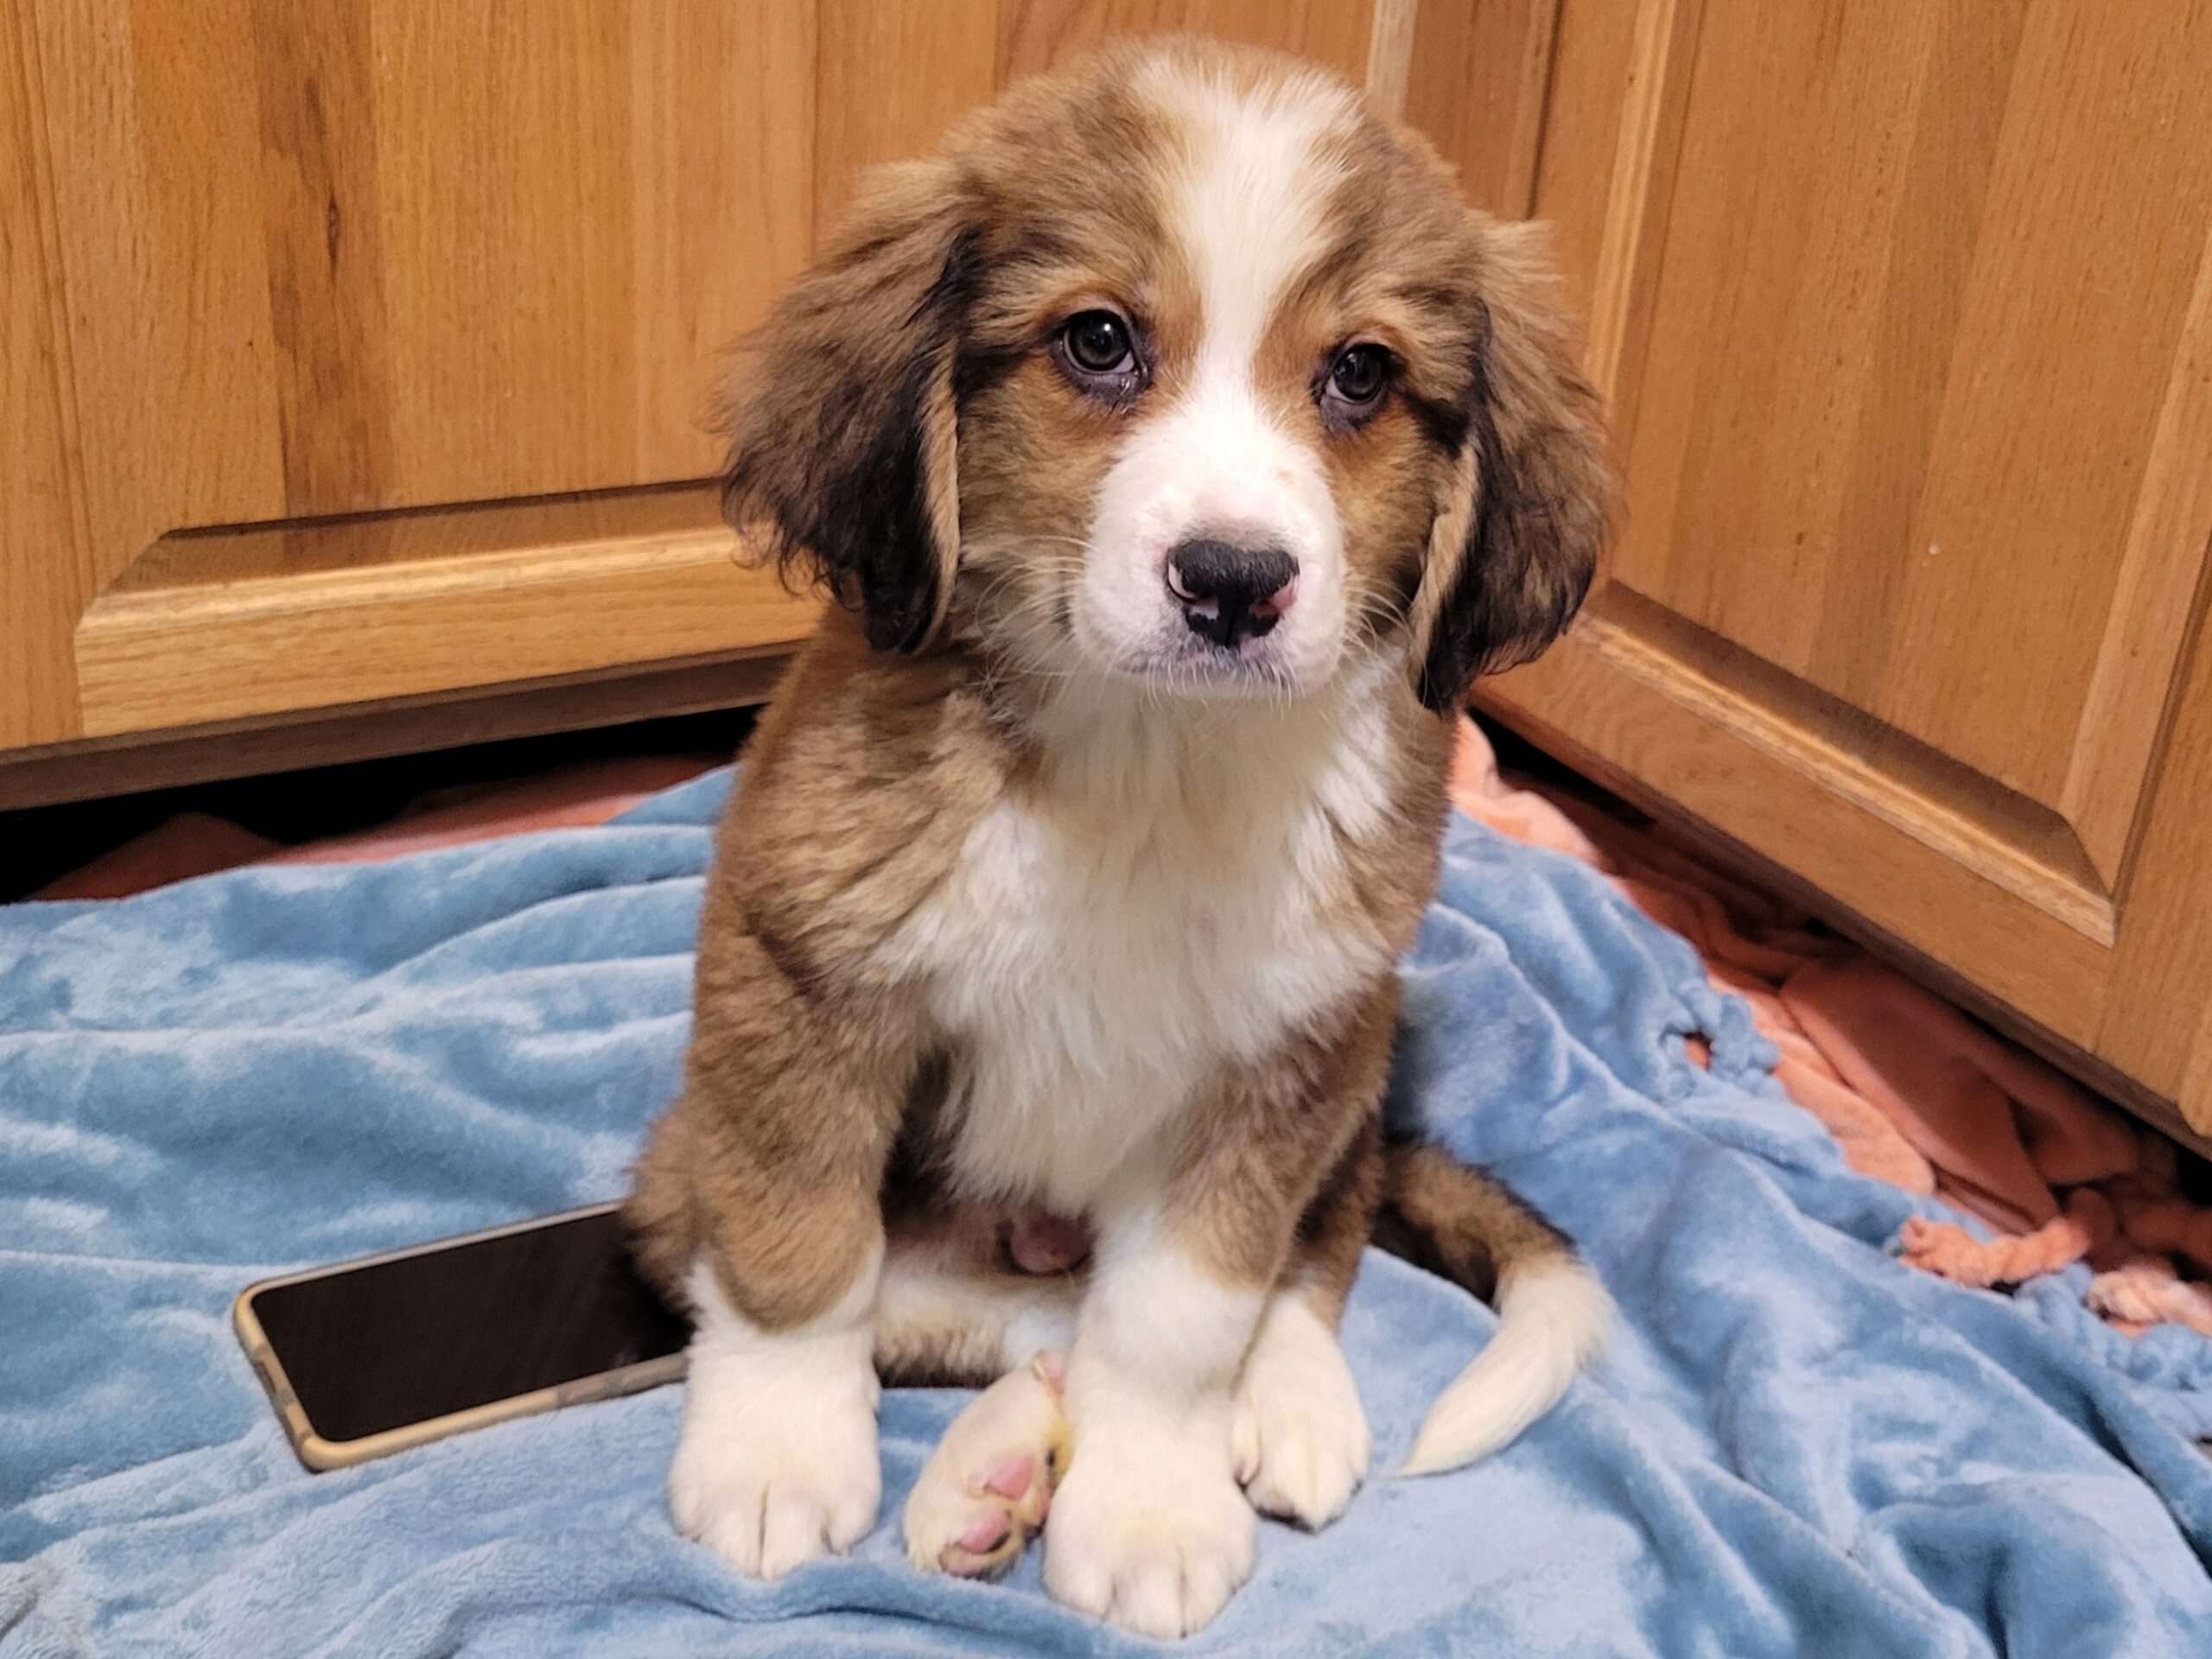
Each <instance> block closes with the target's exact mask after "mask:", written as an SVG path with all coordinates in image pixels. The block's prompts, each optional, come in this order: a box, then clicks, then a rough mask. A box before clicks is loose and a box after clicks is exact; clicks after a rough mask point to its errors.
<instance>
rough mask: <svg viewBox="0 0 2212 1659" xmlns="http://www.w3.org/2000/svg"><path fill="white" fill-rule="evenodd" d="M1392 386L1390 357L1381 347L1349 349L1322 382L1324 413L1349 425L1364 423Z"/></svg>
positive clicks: (1338, 354)
mask: <svg viewBox="0 0 2212 1659" xmlns="http://www.w3.org/2000/svg"><path fill="white" fill-rule="evenodd" d="M1389 385H1390V353H1389V352H1387V351H1385V350H1383V347H1382V346H1371V345H1359V346H1345V347H1344V350H1342V351H1341V352H1338V353H1337V355H1336V360H1335V361H1334V362H1332V363H1331V364H1330V365H1329V372H1328V374H1327V376H1326V377H1325V378H1324V379H1323V380H1322V382H1321V389H1320V402H1321V412H1322V413H1323V414H1324V415H1326V416H1332V417H1334V418H1335V419H1337V420H1338V421H1340V422H1342V423H1344V424H1346V425H1351V424H1353V423H1357V422H1359V421H1362V420H1364V419H1365V418H1366V417H1367V416H1370V415H1371V414H1372V413H1374V411H1375V407H1376V404H1379V403H1380V402H1382V399H1383V392H1384V391H1388V390H1389Z"/></svg>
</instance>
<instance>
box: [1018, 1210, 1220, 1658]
mask: <svg viewBox="0 0 2212 1659" xmlns="http://www.w3.org/2000/svg"><path fill="white" fill-rule="evenodd" d="M1092 1274H1093V1277H1092V1284H1091V1288H1090V1294H1088V1295H1087V1296H1086V1297H1085V1298H1084V1306H1083V1312H1082V1313H1081V1316H1080V1318H1079V1320H1078V1323H1077V1332H1076V1344H1075V1349H1074V1351H1073V1352H1072V1353H1071V1354H1070V1356H1069V1357H1068V1372H1067V1392H1066V1396H1065V1409H1066V1413H1067V1417H1068V1421H1069V1423H1070V1424H1071V1427H1072V1429H1073V1432H1074V1436H1075V1442H1076V1447H1077V1452H1076V1457H1075V1459H1074V1463H1073V1465H1071V1468H1070V1469H1069V1471H1068V1475H1067V1478H1066V1479H1065V1481H1063V1482H1062V1483H1061V1485H1060V1489H1059V1491H1058V1495H1057V1496H1056V1497H1054V1499H1053V1503H1052V1525H1051V1526H1050V1527H1049V1528H1048V1529H1046V1535H1045V1583H1046V1586H1047V1587H1048V1588H1049V1589H1050V1590H1051V1591H1052V1593H1053V1594H1054V1595H1055V1596H1057V1597H1058V1598H1059V1599H1060V1600H1062V1601H1064V1602H1065V1603H1067V1604H1068V1605H1070V1606H1071V1607H1074V1608H1076V1609H1077V1610H1078V1611H1083V1612H1087V1613H1090V1614H1092V1615H1094V1616H1096V1617H1098V1618H1108V1619H1111V1620H1112V1621H1113V1622H1114V1623H1116V1624H1121V1625H1123V1626H1125V1627H1127V1628H1128V1629H1130V1630H1137V1631H1140V1632H1141V1633H1143V1634H1145V1635H1147V1636H1155V1637H1178V1636H1184V1635H1187V1634H1189V1633H1190V1632H1191V1631H1192V1630H1197V1629H1198V1627H1199V1626H1200V1625H1202V1624H1205V1623H1206V1622H1207V1621H1208V1620H1209V1619H1211V1618H1212V1617H1213V1616H1214V1614H1215V1613H1217V1612H1218V1611H1220V1610H1221V1607H1222V1605H1223V1604H1224V1602H1226V1601H1227V1600H1228V1599H1229V1598H1230V1595H1231V1594H1233V1593H1234V1592H1235V1591H1236V1587H1237V1586H1239V1585H1240V1584H1242V1583H1243V1581H1244V1580H1245V1579H1246V1577H1247V1576H1248V1575H1249V1573H1251V1570H1252V1544H1253V1533H1254V1523H1253V1516H1252V1506H1251V1505H1250V1504H1249V1503H1247V1502H1246V1501H1245V1497H1244V1494H1243V1491H1241V1490H1240V1489H1239V1488H1238V1486H1237V1484H1236V1473H1235V1469H1234V1466H1233V1465H1232V1463H1231V1460H1230V1443H1229V1429H1230V1419H1229V1411H1230V1383H1231V1381H1232V1379H1233V1378H1234V1377H1235V1375H1236V1365H1237V1362H1238V1360H1239V1358H1240V1357H1242V1355H1243V1351H1244V1348H1245V1346H1246V1344H1248V1343H1249V1341H1250V1340H1251V1336H1252V1329H1253V1326H1254V1325H1255V1323H1256V1322H1257V1320H1258V1318H1259V1315H1260V1312H1261V1306H1262V1296H1261V1294H1260V1293H1259V1292H1257V1291H1253V1290H1247V1289H1243V1288H1240V1287H1234V1286H1230V1285H1225V1284H1223V1283H1222V1282H1220V1281H1218V1280H1217V1279H1215V1278H1214V1277H1213V1276H1212V1275H1211V1274H1208V1273H1207V1272H1205V1269H1204V1268H1200V1267H1199V1266H1198V1265H1197V1264H1196V1263H1195V1262H1192V1260H1191V1259H1190V1258H1189V1257H1188V1256H1186V1255H1185V1254H1184V1253H1183V1252H1182V1251H1181V1250H1180V1249H1178V1248H1177V1247H1176V1246H1175V1244H1174V1243H1173V1241H1172V1240H1171V1239H1169V1238H1167V1237H1166V1236H1163V1235H1161V1234H1160V1233H1159V1232H1158V1231H1156V1230H1155V1229H1154V1225H1153V1223H1152V1220H1151V1218H1150V1217H1147V1216H1135V1217H1127V1218H1124V1219H1122V1220H1121V1221H1119V1222H1113V1223H1109V1224H1107V1226H1106V1227H1105V1228H1104V1229H1103V1230H1102V1233H1101V1236H1100V1239H1099V1245H1098V1252H1097V1260H1096V1265H1095V1266H1094V1268H1093V1270H1092Z"/></svg>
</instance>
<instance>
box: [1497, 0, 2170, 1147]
mask: <svg viewBox="0 0 2212 1659" xmlns="http://www.w3.org/2000/svg"><path fill="white" fill-rule="evenodd" d="M1556 34H1557V45H1556V50H1555V53H1554V64H1553V69H1554V73H1553V77H1552V82H1551V92H1550V95H1549V101H1548V107H1547V111H1546V114H1545V119H1544V124H1543V130H1544V139H1543V143H1542V146H1541V165H1540V167H1539V169H1538V175H1537V178H1536V181H1535V191H1534V200H1533V206H1534V208H1535V211H1536V212H1537V213H1539V214H1544V215H1550V216H1555V217H1556V218H1558V219H1560V221H1561V245H1562V249H1563V251H1565V253H1566V255H1567V264H1568V266H1569V270H1570V277H1571V280H1572V281H1573V283H1574V285H1575V287H1576V289H1577V291H1578V294H1579V296H1580V298H1581V299H1582V300H1583V302H1584V303H1585V304H1586V307H1587V309H1588V313H1589V315H1590V319H1591V321H1590V346H1589V362H1590V365H1591V367H1592V371H1593V372H1594V374H1595V375H1596V377H1597V378H1598V379H1599V382H1600V384H1601V385H1603V387H1604V388H1605V391H1607V393H1608V395H1609V397H1610V400H1611V410H1612V417H1613V424H1614V432H1615V439H1616V443H1617V448H1618V455H1619V458H1620V462H1621V465H1622V468H1623V471H1624V476H1625V479H1626V484H1627V510H1626V514H1625V518H1624V523H1623V525H1622V529H1621V533H1620V535H1619V536H1618V538H1617V540H1616V542H1615V544H1614V545H1613V547H1612V549H1611V553H1610V556H1609V557H1608V560H1607V563H1606V564H1605V569H1604V571H1603V573H1602V576H1601V580H1600V582H1599V588H1598V589H1597V592H1596V598H1595V601H1594V602H1593V604H1592V607H1591V610H1590V613H1589V615H1588V618H1587V620H1586V623H1585V624H1584V626H1582V627H1581V629H1580V632H1578V633H1577V634H1576V635H1575V636H1574V637H1573V639H1572V640H1571V642H1570V643H1568V644H1567V645H1566V646H1565V647H1564V648H1562V649H1561V650H1560V651H1559V652H1556V653H1555V654H1554V656H1553V657H1551V658H1548V659H1547V660H1546V661H1544V662H1543V663H1541V664H1539V665H1537V666H1535V667H1534V668H1532V669H1529V670H1528V671H1524V672H1521V673H1518V674H1516V675H1514V676H1511V677H1508V678H1506V679H1503V680H1502V681H1499V682H1497V683H1495V684H1494V685H1493V686H1492V687H1491V690H1490V691H1489V693H1488V694H1487V695H1488V696H1490V698H1491V701H1492V703H1493V706H1494V707H1496V708H1497V709H1498V710H1499V711H1500V712H1501V713H1503V715H1505V716H1506V717H1507V718H1508V719H1509V720H1510V721H1513V722H1514V723H1516V725H1519V726H1521V727H1522V728H1524V729H1526V730H1528V731H1529V733H1531V734H1533V735H1535V736H1536V737H1537V738H1538V740H1539V741H1542V742H1545V743H1546V744H1548V745H1550V746H1553V747H1556V748H1558V749H1559V750H1560V751H1561V752H1562V753H1566V754H1567V756H1568V757H1569V758H1571V759H1575V760H1580V761H1581V762H1582V763H1584V764H1586V765H1588V766H1592V768H1593V769H1594V770H1596V771H1597V772H1599V773H1600V774H1601V775H1603V776H1605V778H1607V779H1609V780H1611V781H1612V782H1614V783H1616V784H1617V785H1621V786H1623V787H1624V788H1626V789H1628V790H1629V791H1630V792H1632V793H1635V794H1637V795H1638V796H1640V797H1642V798H1644V799H1646V800H1648V801H1649V802H1651V803H1652V804H1656V806H1658V807H1659V808H1660V809H1661V810H1662V811H1665V812H1668V813H1670V814H1674V815H1676V816H1680V817H1687V818H1688V819H1689V820H1691V821H1693V822H1694V823H1696V824H1697V825H1700V826H1701V827H1702V828H1703V829H1706V830H1707V831H1708V832H1709V833H1710V834H1712V835H1713V836H1716V837H1718V838H1719V839H1721V840H1723V841H1725V842H1729V843H1732V845H1733V846H1735V847H1737V848H1738V849H1749V850H1750V851H1751V852H1752V853H1754V854H1756V855H1759V856H1760V857H1761V858H1762V859H1763V860H1764V861H1766V863H1767V864H1768V865H1769V866H1770V868H1777V869H1779V870H1780V871H1782V872H1783V873H1786V874H1787V875H1788V876H1789V877H1791V878H1794V880H1796V883H1797V884H1798V885H1800V886H1801V887H1803V888H1805V889H1807V890H1808V891H1810V892H1812V893H1815V894H1816V895H1817V896H1818V898H1819V899H1820V900H1821V902H1822V903H1823V904H1824V905H1825V906H1827V907H1829V908H1831V909H1832V910H1837V911H1840V912H1842V913H1844V914H1845V915H1846V916H1847V918H1849V919H1850V920H1851V921H1852V922H1853V925H1857V926H1859V927H1860V928H1862V929H1864V930H1865V931H1869V932H1871V933H1872V934H1873V935H1876V936H1878V938H1881V939H1882V940H1884V941H1886V942H1888V943H1890V944H1893V945H1897V946H1901V947H1903V948H1904V950H1906V951H1908V952H1909V953H1910V954H1911V955H1913V956H1915V957H1918V958H1920V959H1921V960H1922V961H1923V963H1928V964H1930V965H1933V966H1934V967H1936V969H1939V970H1940V971H1941V973H1942V976H1943V977H1944V978H1945V979H1946V980H1947V981H1948V982H1950V983H1951V984H1952V985H1953V986H1954V987H1955V988H1961V989H1963V990H1965V991H1967V993H1968V994H1969V995H1971V996H1972V997H1973V999H1974V1001H1975V1002H1976V1004H1977V1005H1978V1006H1980V1007H1983V1008H1985V1009H1986V1010H1988V1011H1991V1012H1993V1013H1994V1014H1997V1015H1998V1016H1999V1018H2001V1019H2005V1020H2007V1021H2008V1022H2009V1023H2012V1024H2014V1025H2015V1026H2022V1025H2024V1026H2027V1027H2032V1033H2031V1034H2034V1035H2037V1036H2038V1037H2039V1038H2040V1039H2042V1040H2044V1041H2045V1042H2046V1043H2047V1044H2049V1045H2050V1046H2056V1048H2057V1049H2058V1050H2059V1051H2060V1052H2062V1053H2063V1056H2064V1057H2065V1058H2068V1059H2069V1060H2070V1061H2072V1062H2073V1063H2074V1064H2075V1065H2077V1066H2079V1067H2081V1068H2082V1069H2084V1070H2085V1071H2087V1072H2088V1075H2090V1076H2092V1077H2095V1078H2097V1079H2099V1080H2101V1081H2104V1082H2106V1083H2107V1084H2110V1085H2112V1086H2113V1087H2115V1088H2117V1089H2120V1090H2122V1091H2123V1092H2125V1093H2126V1095H2127V1096H2129V1097H2131V1098H2133V1099H2134V1100H2136V1101H2137V1102H2138V1103H2141V1104H2145V1105H2147V1106H2150V1107H2152V1109H2157V1108H2158V1107H2159V1106H2160V1105H2162V1104H2165V1103H2171V1104H2173V1105H2177V1106H2178V1107H2179V1108H2180V1109H2181V1110H2182V1111H2183V1113H2185V1114H2186V1115H2187V1116H2189V1117H2190V1120H2191V1121H2192V1122H2195V1123H2196V1125H2197V1126H2198V1127H2199V1128H2208V1129H2212V1032H2208V1029H2207V1014H2208V1012H2209V1011H2212V927H2208V926H2207V925H2205V920H2204V918H2205V915H2206V912H2207V909H2208V905H2212V823H2208V819H2207V814H2208V809H2209V808H2212V652H2206V651H2204V650H2202V649H2200V648H2199V645H2200V636H2201V633H2202V617H2201V600H2202V591H2203V576H2204V571H2205V565H2206V558H2207V550H2208V540H2212V99H2208V98H2207V97H2206V96H2205V88H2206V87H2207V86H2212V7H2209V6H2206V5H2203V4H2192V3H2182V0H2171V3H2170V0H2135V3H2128V4H2118V5H2112V6H2107V7H2091V6H2082V5H2078V4H2074V3H2070V0H1999V3H1989V4H1981V5H1969V6H1961V5H1954V4H1948V3H1942V0H1851V3H1844V0H1793V3H1790V4H1787V5H1782V4H1774V3H1768V0H1703V3H1701V4H1700V3H1698V0H1637V3H1636V4H1634V5H1629V4H1623V3H1617V0H1566V3H1565V4H1564V5H1563V6H1562V7H1561V8H1560V13H1559V16H1558V22H1557V29H1556Z"/></svg>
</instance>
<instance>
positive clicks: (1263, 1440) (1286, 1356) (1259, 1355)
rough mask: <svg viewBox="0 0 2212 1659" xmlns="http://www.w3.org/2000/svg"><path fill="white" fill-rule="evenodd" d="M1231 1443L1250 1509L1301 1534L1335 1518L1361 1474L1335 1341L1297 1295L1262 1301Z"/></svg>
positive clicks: (1361, 1445)
mask: <svg viewBox="0 0 2212 1659" xmlns="http://www.w3.org/2000/svg"><path fill="white" fill-rule="evenodd" d="M1230 1445H1231V1446H1232V1447H1233V1449H1234V1450H1235V1452H1236V1475H1237V1478H1238V1479H1240V1480H1242V1481H1243V1483H1244V1490H1245V1491H1246V1493H1247V1494H1248V1495H1249V1497H1250V1498H1251V1500H1252V1504H1253V1507H1254V1508H1255V1509H1257V1510H1259V1511H1260V1512H1261V1513H1262V1514H1263V1515H1274V1516H1281V1517H1282V1518H1283V1519H1285V1520H1287V1521H1295V1522H1299V1523H1300V1525H1301V1526H1307V1527H1319V1526H1322V1525H1325V1524H1326V1523H1327V1522H1330V1521H1332V1520H1334V1519H1335V1518H1336V1517H1337V1516H1338V1515H1340V1514H1342V1513H1343V1511H1344V1505H1345V1504H1347V1503H1350V1502H1351V1495H1352V1492H1353V1491H1354V1489H1355V1488H1357V1486H1358V1484H1359V1483H1360V1481H1361V1480H1362V1479H1363V1478H1365V1476H1366V1474H1367V1459H1368V1455H1369V1452H1370V1449H1371V1442H1370V1439H1369V1435H1368V1429H1367V1414H1366V1413H1365V1412H1364V1411H1363V1410H1362V1409H1361V1408H1360V1403H1359V1389H1357V1386H1356V1385H1355V1384H1354V1383H1353V1382H1352V1380H1351V1367H1350V1366H1348V1365H1346V1364H1345V1363H1344V1350H1343V1349H1342V1348H1341V1347H1339V1346H1338V1343H1337V1333H1336V1332H1334V1331H1332V1330H1331V1329H1330V1328H1329V1326H1328V1325H1327V1324H1326V1323H1325V1321H1324V1320H1323V1319H1321V1317H1320V1315H1319V1314H1318V1313H1315V1312H1314V1311H1313V1304H1312V1303H1311V1302H1310V1301H1308V1300H1306V1297H1305V1296H1304V1295H1303V1294H1300V1293H1299V1292H1297V1291H1295V1290H1293V1291H1286V1292H1284V1293H1282V1294H1279V1295H1277V1296H1276V1297H1275V1299H1274V1300H1273V1301H1272V1302H1270V1303H1268V1312H1267V1316H1266V1317H1265V1318H1264V1319H1262V1321H1261V1322H1260V1334H1259V1336H1258V1337H1257V1338H1255V1339H1254V1341H1253V1344H1252V1351H1251V1353H1250V1354H1249V1355H1248V1356H1247V1357H1246V1358H1245V1361H1244V1373H1243V1376H1242V1377H1240V1378H1239V1379H1238V1381H1237V1385H1236V1414H1235V1417H1234V1418H1233V1420H1232V1421H1231V1426H1230Z"/></svg>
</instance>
